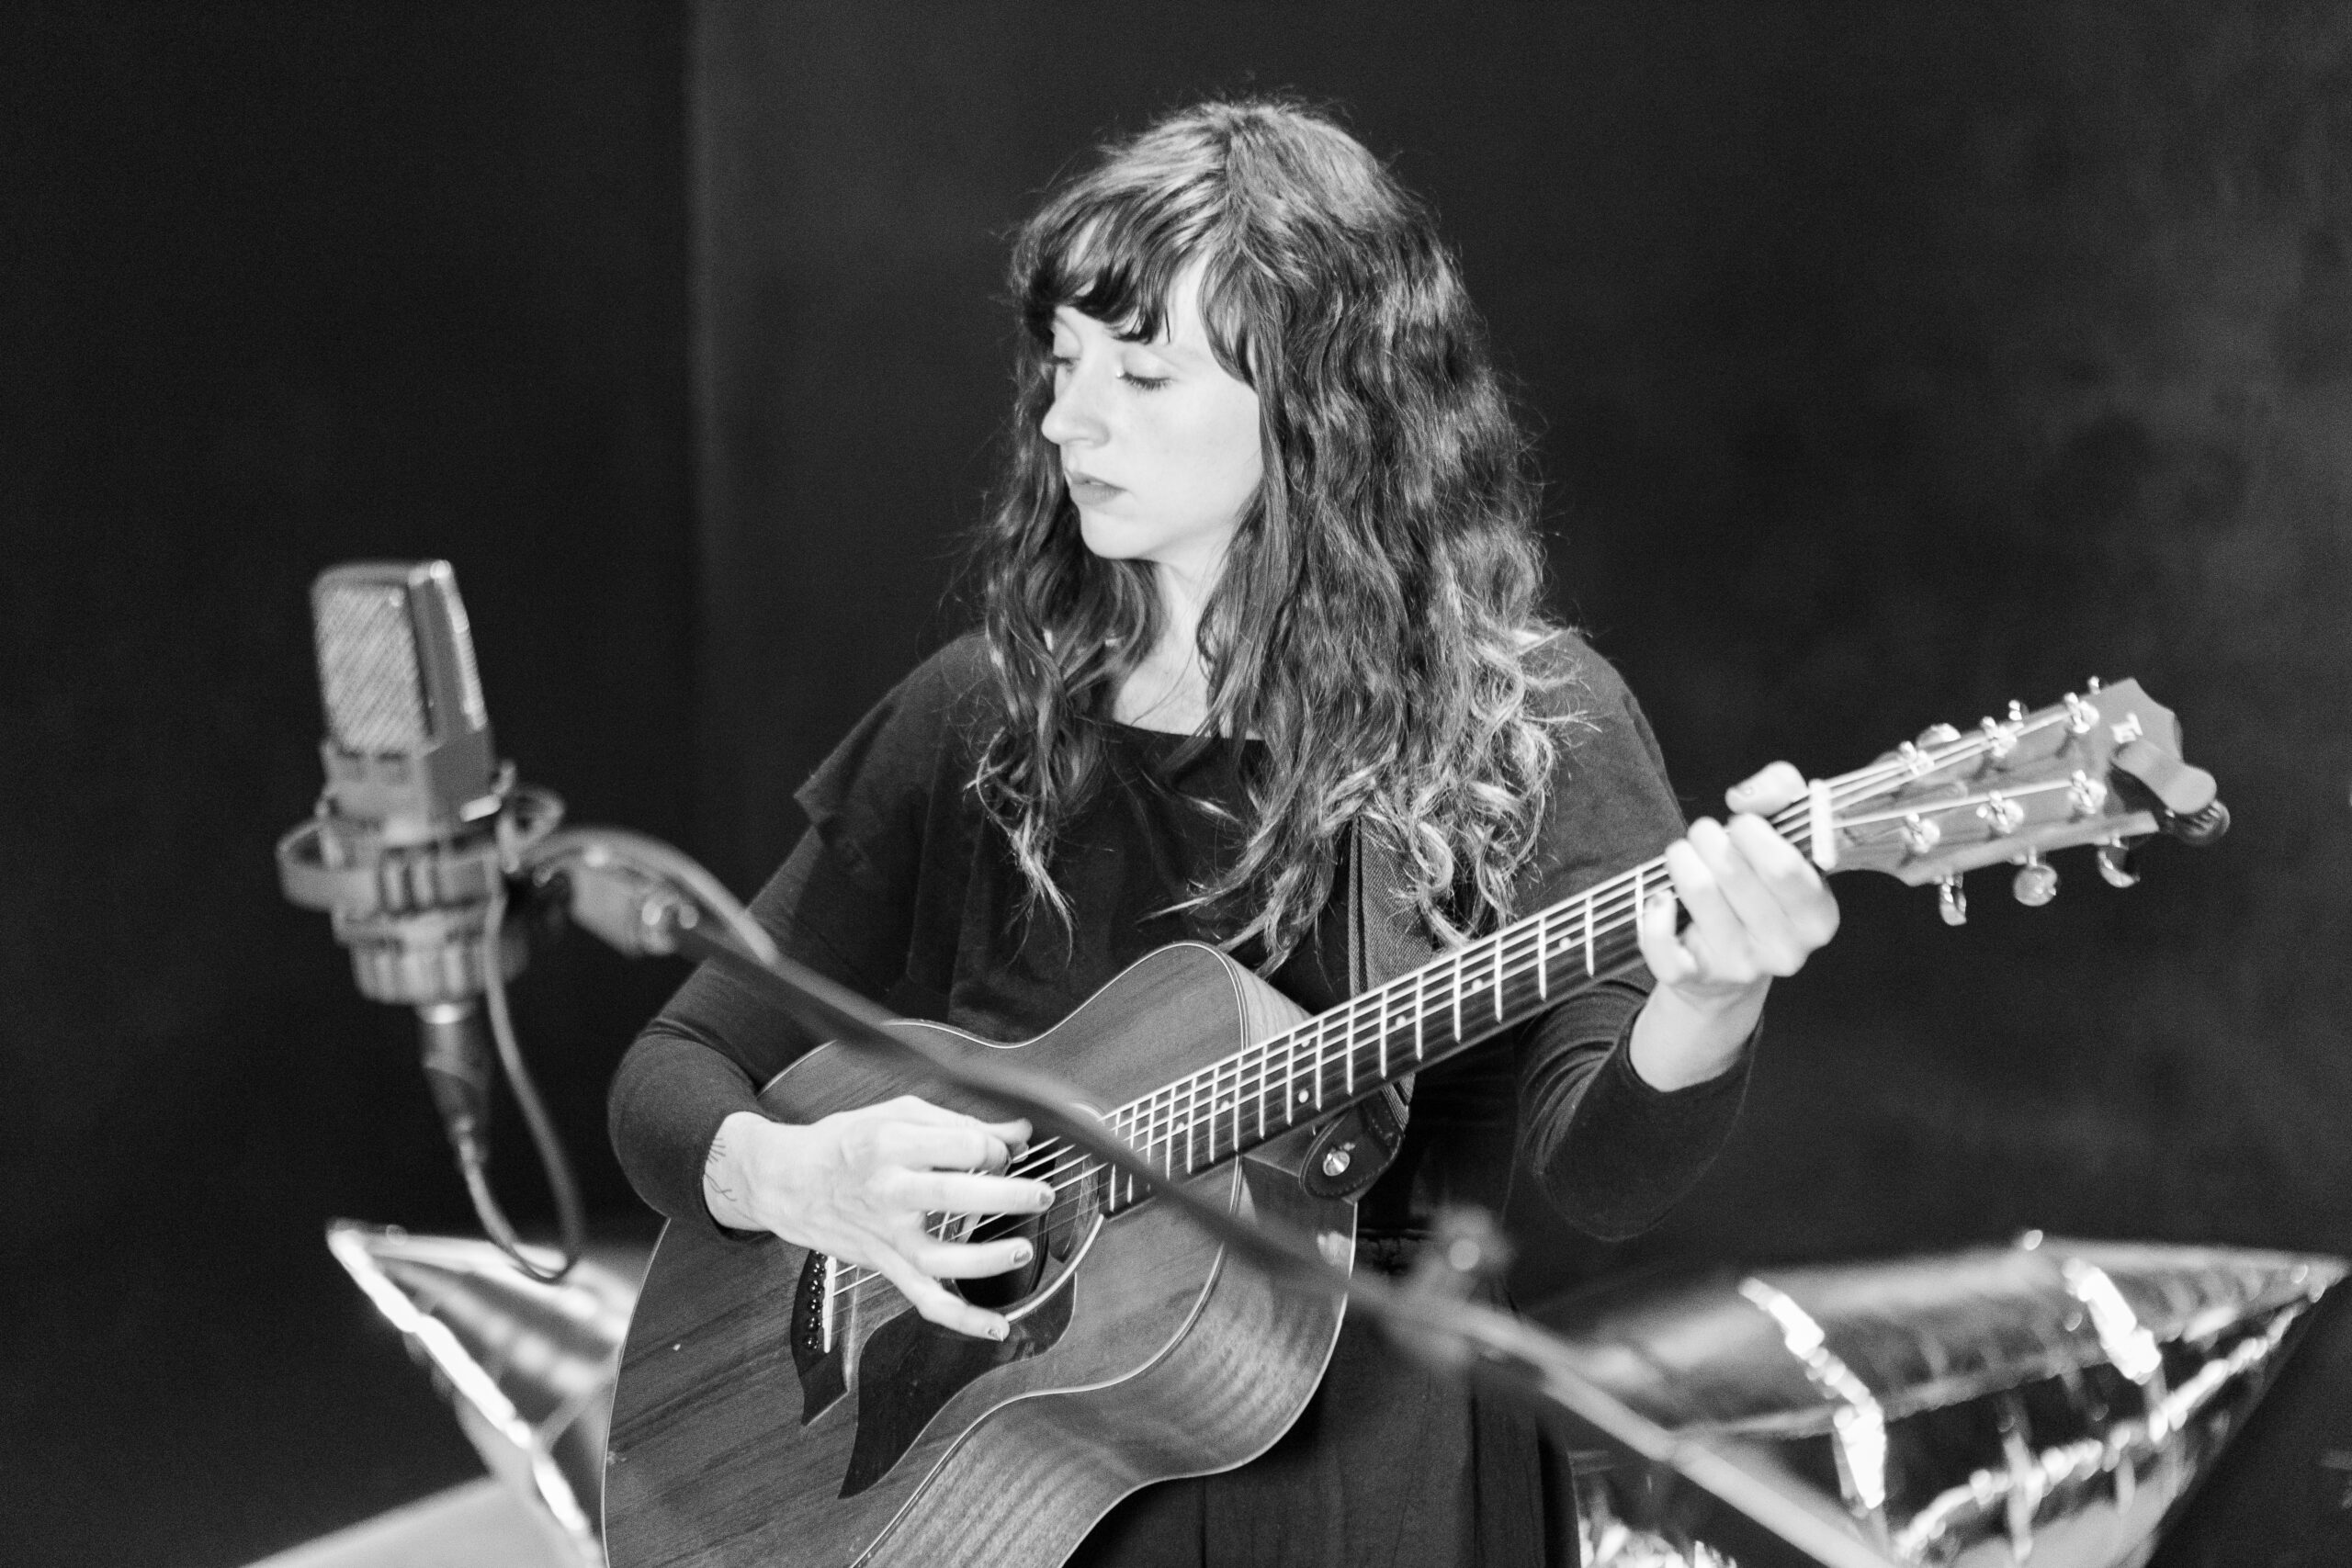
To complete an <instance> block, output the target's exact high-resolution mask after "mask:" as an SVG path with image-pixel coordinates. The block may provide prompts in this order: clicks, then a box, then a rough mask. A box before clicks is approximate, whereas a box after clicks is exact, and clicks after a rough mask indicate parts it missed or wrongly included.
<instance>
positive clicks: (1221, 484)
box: [1199, 398, 1265, 508]
mask: <svg viewBox="0 0 2352 1568" xmlns="http://www.w3.org/2000/svg"><path fill="white" fill-rule="evenodd" d="M1201 447H1202V458H1203V460H1202V462H1201V464H1200V469H1199V471H1200V473H1201V476H1202V478H1203V479H1204V481H1206V482H1207V484H1208V486H1209V487H1211V488H1213V489H1214V490H1215V491H1216V499H1217V500H1218V501H1219V502H1223V503H1227V504H1230V505H1232V506H1234V507H1236V508H1238V507H1240V506H1242V505H1245V504H1247V503H1248V502H1249V500H1250V497H1251V496H1253V495H1255V494H1257V492H1258V484H1259V481H1260V480H1261V479H1262V478H1263V477H1264V475H1265V458H1264V456H1263V454H1262V453H1261V450H1260V447H1259V436H1258V403H1257V400H1256V399H1255V398H1251V399H1250V400H1247V402H1246V403H1236V404H1231V405H1228V406H1227V407H1224V408H1221V409H1219V410H1218V411H1217V412H1216V417H1215V419H1214V420H1213V421H1211V422H1209V423H1208V426H1207V428H1206V429H1205V430H1204V432H1203V438H1202V442H1201Z"/></svg>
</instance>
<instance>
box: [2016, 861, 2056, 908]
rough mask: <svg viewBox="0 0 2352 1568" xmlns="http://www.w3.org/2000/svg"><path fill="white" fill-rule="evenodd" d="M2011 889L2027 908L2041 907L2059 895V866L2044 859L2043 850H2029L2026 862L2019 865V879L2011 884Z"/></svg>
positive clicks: (2019, 901)
mask: <svg viewBox="0 0 2352 1568" xmlns="http://www.w3.org/2000/svg"><path fill="white" fill-rule="evenodd" d="M2009 891H2010V892H2012V893H2014V894H2016V895H2017V899H2018V903H2020V904H2023V905H2024V906H2025V907H2026V908H2029V909H2039V908H2041V906H2043V905H2044V904H2047V903H2049V902H2050V900H2052V898H2055V897H2058V868H2057V867H2056V866H2054V865H2052V864H2051V863H2049V862H2048V861H2046V860H2043V859H2042V858H2041V851H2039V850H2028V851H2027V852H2026V855H2025V863H2024V864H2022V865H2020V866H2018V874H2017V879H2016V880H2015V881H2013V882H2011V883H2010V884H2009Z"/></svg>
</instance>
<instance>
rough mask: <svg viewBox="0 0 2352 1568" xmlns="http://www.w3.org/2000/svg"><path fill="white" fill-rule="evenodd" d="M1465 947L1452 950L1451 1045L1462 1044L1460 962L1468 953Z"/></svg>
mask: <svg viewBox="0 0 2352 1568" xmlns="http://www.w3.org/2000/svg"><path fill="white" fill-rule="evenodd" d="M1469 951H1470V950H1469V949H1468V948H1466V947H1457V948H1455V949H1454V950H1453V1043H1455V1044H1456V1045H1459V1044H1461V1043H1462V1034H1463V1030H1462V960H1463V958H1464V956H1465V955H1466V954H1467V953H1469Z"/></svg>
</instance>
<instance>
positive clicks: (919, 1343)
mask: <svg viewBox="0 0 2352 1568" xmlns="http://www.w3.org/2000/svg"><path fill="white" fill-rule="evenodd" d="M1071 1294H1072V1292H1069V1291H1068V1290H1058V1291H1056V1292H1053V1293H1052V1294H1051V1295H1050V1296H1049V1297H1047V1298H1046V1300H1044V1301H1042V1302H1040V1303H1037V1307H1036V1310H1035V1311H1034V1312H1030V1313H1027V1314H1023V1316H1020V1317H1017V1318H1015V1319H1013V1320H1012V1332H1011V1333H1010V1334H1008V1335H1007V1336H1006V1337H1004V1338H1003V1339H1001V1340H996V1339H975V1338H973V1337H971V1336H970V1335H967V1334H958V1333H956V1331H955V1330H954V1329H950V1328H942V1327H940V1326H939V1325H937V1324H934V1323H932V1322H930V1321H928V1320H927V1319H925V1318H923V1317H922V1316H921V1315H920V1314H916V1313H914V1312H902V1313H900V1314H899V1315H898V1316H897V1317H895V1318H892V1319H891V1320H890V1321H889V1322H888V1323H886V1324H884V1325H882V1326H881V1327H880V1328H878V1329H876V1330H875V1332H874V1337H872V1338H870V1339H868V1340H867V1341H866V1342H865V1349H864V1350H863V1351H862V1352H861V1353H860V1354H859V1357H858V1403H857V1441H856V1443H855V1444H854V1446H853V1447H852V1449H851V1450H850V1456H849V1470H848V1472H847V1473H846V1474H844V1475H843V1476H842V1490H841V1495H842V1496H844V1497H854V1496H856V1495H858V1494H859V1493H861V1492H863V1491H865V1489H866V1488H867V1487H869V1486H871V1485H873V1484H874V1483H876V1482H877V1481H879V1480H881V1479H882V1478H883V1477H884V1476H886V1475H888V1474H889V1473H890V1467H891V1466H892V1465H894V1464H896V1463H898V1462H899V1457H900V1456H901V1455H903V1454H904V1453H905V1452H906V1451H907V1450H908V1449H909V1448H910V1447H911V1446H912V1445H913V1443H914V1440H915V1439H916V1438H919V1437H921V1436H922V1429H923V1427H925V1426H927V1425H928V1424H929V1423H930V1421H931V1418H932V1417H933V1416H936V1415H938V1414H939V1412H940V1409H941V1408H942V1407H943V1406H944V1405H945V1404H946V1403H947V1402H948V1401H949V1400H951V1399H953V1398H955V1397H956V1394H957V1393H959V1392H961V1391H962V1390H963V1389H964V1388H965V1387H966V1385H967V1384H969V1383H970V1382H973V1381H974V1380H975V1379H977V1378H978V1377H980V1376H982V1375H983V1374H985V1373H988V1372H991V1371H995V1370H996V1369H997V1368H999V1367H1005V1366H1011V1365H1012V1363H1013V1362H1015V1361H1023V1360H1027V1359H1029V1358H1030V1357H1032V1356H1037V1355H1042V1354H1044V1353H1045V1352H1046V1350H1049V1349H1051V1348H1053V1346H1054V1343H1055V1342H1056V1341H1057V1340H1058V1339H1060V1338H1061V1337H1062V1330H1063V1329H1065V1328H1067V1327H1069V1311H1070V1296H1071ZM796 1345H797V1341H796ZM834 1355H835V1357H836V1358H837V1357H838V1356H839V1350H838V1349H836V1350H835V1352H834ZM834 1365H835V1368H836V1370H835V1371H834V1374H833V1375H834V1376H835V1377H838V1376H839V1375H840V1372H839V1371H838V1367H839V1362H838V1360H837V1359H836V1361H835V1362H834ZM807 1387H808V1384H807V1383H806V1382H805V1381H804V1383H803V1388H804V1390H805V1389H806V1388H807Z"/></svg>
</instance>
